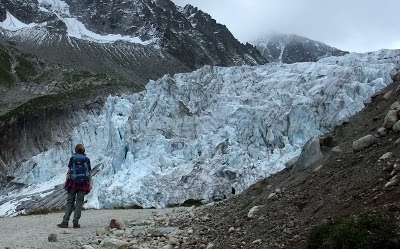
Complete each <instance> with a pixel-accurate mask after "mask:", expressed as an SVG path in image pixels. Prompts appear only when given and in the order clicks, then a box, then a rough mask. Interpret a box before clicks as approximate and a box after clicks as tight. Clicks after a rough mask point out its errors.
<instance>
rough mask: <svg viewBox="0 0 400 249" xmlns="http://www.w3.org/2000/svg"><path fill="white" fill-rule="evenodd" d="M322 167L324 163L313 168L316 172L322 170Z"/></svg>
mask: <svg viewBox="0 0 400 249" xmlns="http://www.w3.org/2000/svg"><path fill="white" fill-rule="evenodd" d="M321 169H322V165H320V166H318V167H316V168H315V169H314V170H313V172H314V173H316V172H318V171H320V170H321Z"/></svg>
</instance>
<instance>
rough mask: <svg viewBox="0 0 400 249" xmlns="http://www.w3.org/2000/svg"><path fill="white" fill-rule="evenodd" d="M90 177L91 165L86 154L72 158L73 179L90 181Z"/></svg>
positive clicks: (84, 181) (77, 181) (81, 181)
mask: <svg viewBox="0 0 400 249" xmlns="http://www.w3.org/2000/svg"><path fill="white" fill-rule="evenodd" d="M89 179H90V171H89V166H88V163H87V160H86V156H84V155H81V156H79V155H75V156H73V158H72V167H71V180H72V181H73V182H75V183H80V184H82V183H88V182H89Z"/></svg>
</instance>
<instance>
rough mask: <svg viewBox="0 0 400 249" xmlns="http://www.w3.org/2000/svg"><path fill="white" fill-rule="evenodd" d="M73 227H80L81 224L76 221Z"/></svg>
mask: <svg viewBox="0 0 400 249" xmlns="http://www.w3.org/2000/svg"><path fill="white" fill-rule="evenodd" d="M73 227H74V228H80V227H81V225H79V224H78V223H74V225H73Z"/></svg>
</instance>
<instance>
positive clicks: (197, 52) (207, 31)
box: [0, 0, 266, 109]
mask: <svg viewBox="0 0 400 249" xmlns="http://www.w3.org/2000/svg"><path fill="white" fill-rule="evenodd" d="M0 20H1V23H0V49H1V51H2V53H3V54H4V53H5V54H7V57H5V58H4V61H2V70H3V71H5V76H3V77H7V78H6V83H5V86H2V85H0V87H2V89H3V91H5V92H8V91H10V93H9V94H7V95H14V94H17V96H18V95H19V94H23V95H24V96H27V95H29V96H31V99H32V98H35V97H40V96H44V95H49V94H60V93H65V92H71V91H73V90H77V89H85V90H86V91H92V90H93V86H95V87H96V90H97V92H96V93H93V94H91V95H93V96H98V95H99V94H100V93H101V92H109V91H110V88H111V89H114V92H115V91H119V92H126V91H127V89H130V90H131V91H138V90H143V89H144V85H145V83H146V82H147V81H148V80H149V79H158V78H160V77H161V76H162V75H164V74H166V73H171V74H173V73H177V72H188V71H192V70H194V69H198V68H200V67H202V66H204V65H221V66H233V65H245V64H248V65H259V64H264V63H266V60H265V58H264V57H262V55H261V54H260V53H259V52H258V50H257V49H256V48H255V47H253V46H251V45H249V44H247V45H243V44H241V43H239V42H238V41H237V40H236V39H235V38H234V37H233V35H232V34H231V33H230V32H229V30H228V29H227V28H226V27H225V26H223V25H221V24H218V23H216V21H215V20H214V19H212V18H211V16H209V15H208V14H206V13H204V12H202V11H200V10H198V9H197V8H194V7H192V6H190V5H188V6H186V7H185V8H181V7H176V6H175V5H174V4H173V3H172V2H171V1H169V0H167V1H152V0H131V1H104V2H99V1H95V2H93V1H60V0H52V1H47V0H40V1H33V0H31V1H17V0H4V1H2V2H1V3H0ZM14 53H15V54H14ZM20 58H22V59H21V60H20ZM11 59H12V60H15V61H14V62H15V63H10V60H11ZM12 60H11V61H12ZM14 66H16V67H18V66H22V67H23V66H28V67H29V71H28V72H27V73H26V75H23V77H20V76H21V75H20V74H18V73H19V72H20V70H18V68H17V71H16V72H15V70H14ZM54 74H56V75H54ZM57 74H58V75H57ZM93 77H95V78H96V79H95V80H94V78H93ZM82 81H83V82H82ZM2 84H3V83H2ZM20 85H23V86H22V87H19V86H20ZM25 85H34V86H37V85H40V87H39V88H40V90H39V89H35V90H31V91H30V93H29V94H25V93H26V86H25ZM21 88H22V89H21ZM29 88H30V87H29ZM101 88H104V91H100V89H101ZM121 89H122V90H121ZM16 91H17V92H16ZM111 91H112V90H111ZM38 93H40V94H38ZM104 95H105V93H103V97H104ZM28 100H29V99H28ZM26 101H27V99H25V98H22V97H21V99H18V101H16V100H13V101H11V102H5V101H3V102H5V103H4V105H9V104H10V105H11V106H10V108H11V109H12V108H15V107H16V106H18V105H20V104H22V103H24V102H26ZM10 108H9V109H10Z"/></svg>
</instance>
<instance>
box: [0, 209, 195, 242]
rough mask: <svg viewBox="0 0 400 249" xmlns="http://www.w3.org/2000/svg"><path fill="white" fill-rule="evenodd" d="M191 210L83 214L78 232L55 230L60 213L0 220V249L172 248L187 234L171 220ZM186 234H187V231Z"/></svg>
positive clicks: (111, 211) (70, 225) (108, 211)
mask: <svg viewBox="0 0 400 249" xmlns="http://www.w3.org/2000/svg"><path fill="white" fill-rule="evenodd" d="M193 212H194V208H175V209H172V208H167V209H121V210H85V211H83V212H82V218H81V220H80V224H81V228H79V229H74V228H72V222H70V224H69V228H65V229H63V228H58V227H57V224H58V223H60V222H61V220H62V216H63V213H51V214H46V215H29V216H17V217H6V218H0V223H1V229H0V248H1V249H24V248H29V249H33V248H35V249H39V248H40V249H47V248H63V249H66V248H85V249H90V248H138V249H140V248H149V246H151V247H152V248H174V247H175V246H176V245H178V244H179V243H180V242H182V240H183V239H184V237H185V234H187V231H182V230H179V228H178V227H174V225H173V220H174V219H175V218H178V217H179V218H180V219H181V218H184V217H185V216H188V217H189V216H193ZM189 233H190V231H189Z"/></svg>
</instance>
